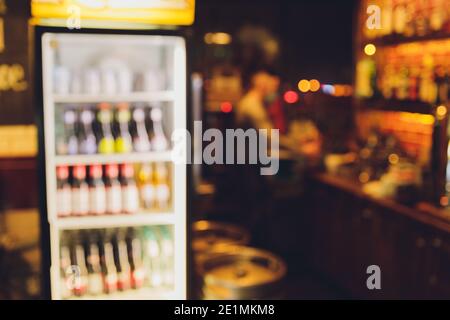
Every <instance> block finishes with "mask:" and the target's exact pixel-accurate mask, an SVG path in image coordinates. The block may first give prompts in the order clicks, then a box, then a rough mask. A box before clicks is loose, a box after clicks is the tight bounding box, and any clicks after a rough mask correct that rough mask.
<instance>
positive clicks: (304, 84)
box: [298, 79, 311, 93]
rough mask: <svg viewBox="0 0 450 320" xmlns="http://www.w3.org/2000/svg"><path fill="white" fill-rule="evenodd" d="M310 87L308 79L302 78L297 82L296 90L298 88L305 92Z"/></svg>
mask: <svg viewBox="0 0 450 320" xmlns="http://www.w3.org/2000/svg"><path fill="white" fill-rule="evenodd" d="M310 89H311V85H310V83H309V81H308V80H305V79H303V80H300V81H299V82H298V90H300V91H301V92H303V93H305V92H308V91H309V90H310Z"/></svg>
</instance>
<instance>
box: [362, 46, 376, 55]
mask: <svg viewBox="0 0 450 320" xmlns="http://www.w3.org/2000/svg"><path fill="white" fill-rule="evenodd" d="M375 52H377V47H375V45H374V44H372V43H369V44H366V46H365V47H364V53H365V54H367V55H368V56H373V55H374V54H375Z"/></svg>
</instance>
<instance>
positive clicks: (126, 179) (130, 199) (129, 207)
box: [120, 164, 139, 213]
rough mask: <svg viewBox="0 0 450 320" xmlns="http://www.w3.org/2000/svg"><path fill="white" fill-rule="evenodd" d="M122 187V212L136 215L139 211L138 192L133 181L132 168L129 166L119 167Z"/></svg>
mask: <svg viewBox="0 0 450 320" xmlns="http://www.w3.org/2000/svg"><path fill="white" fill-rule="evenodd" d="M120 177H121V186H122V192H121V193H122V211H123V212H124V213H136V212H137V211H138V210H139V192H138V189H137V186H136V182H135V180H134V168H133V165H131V164H122V165H121V166H120Z"/></svg>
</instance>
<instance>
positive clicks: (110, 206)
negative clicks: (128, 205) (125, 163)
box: [106, 185, 122, 214]
mask: <svg viewBox="0 0 450 320" xmlns="http://www.w3.org/2000/svg"><path fill="white" fill-rule="evenodd" d="M121 193H122V190H121V188H120V185H113V186H110V187H107V188H106V212H107V213H111V214H118V213H120V212H121V211H122V199H121Z"/></svg>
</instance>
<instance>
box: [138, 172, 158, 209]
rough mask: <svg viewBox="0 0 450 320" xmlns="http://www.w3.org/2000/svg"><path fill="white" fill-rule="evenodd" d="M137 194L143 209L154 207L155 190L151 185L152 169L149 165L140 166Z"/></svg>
mask: <svg viewBox="0 0 450 320" xmlns="http://www.w3.org/2000/svg"><path fill="white" fill-rule="evenodd" d="M138 185H139V194H140V198H141V202H142V207H143V208H144V209H152V208H153V207H154V206H155V201H156V190H155V186H154V184H153V167H152V165H151V164H142V166H141V168H140V170H139V173H138Z"/></svg>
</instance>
